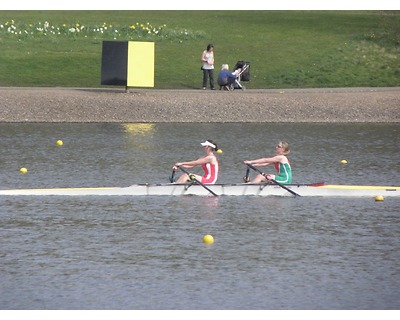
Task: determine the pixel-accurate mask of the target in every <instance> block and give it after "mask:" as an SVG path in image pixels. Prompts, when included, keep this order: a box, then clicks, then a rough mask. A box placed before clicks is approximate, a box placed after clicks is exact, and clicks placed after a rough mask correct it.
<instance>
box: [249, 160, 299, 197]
mask: <svg viewBox="0 0 400 320" xmlns="http://www.w3.org/2000/svg"><path fill="white" fill-rule="evenodd" d="M246 165H247V166H248V167H249V168H251V169H253V170H254V171H256V172H258V173H259V174H261V175H263V176H264V177H266V176H267V174H266V173H264V172H262V171H261V170H259V169H257V168H256V167H254V166H253V165H251V164H250V163H246ZM270 180H271V181H272V182H273V183H275V184H277V185H278V186H280V187H281V188H283V189H285V190H286V191H289V192H290V193H291V194H293V195H294V196H298V197H301V196H300V195H299V194H298V193H296V192H294V191H293V190H290V189H289V188H288V187H286V186H284V185H283V184H281V183H279V182H278V181H276V180H275V179H270Z"/></svg>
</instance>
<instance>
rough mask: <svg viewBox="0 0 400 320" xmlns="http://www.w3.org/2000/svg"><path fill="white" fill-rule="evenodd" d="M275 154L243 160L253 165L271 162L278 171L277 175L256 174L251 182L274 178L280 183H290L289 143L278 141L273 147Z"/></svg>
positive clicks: (258, 165) (265, 164) (263, 164)
mask: <svg viewBox="0 0 400 320" xmlns="http://www.w3.org/2000/svg"><path fill="white" fill-rule="evenodd" d="M275 152H276V156H274V157H272V158H260V159H256V160H245V161H243V162H244V163H245V164H251V165H253V166H255V167H263V166H267V165H269V164H271V163H273V164H274V165H275V169H276V171H277V172H278V174H277V175H274V174H267V175H266V176H263V175H262V174H258V175H257V176H256V177H255V178H254V179H253V181H252V183H260V182H265V181H266V180H271V179H274V180H275V181H277V182H279V183H282V184H290V183H292V168H291V167H290V163H289V159H288V158H287V155H288V154H289V152H290V150H289V144H288V143H287V142H285V141H279V142H278V144H277V145H276V147H275Z"/></svg>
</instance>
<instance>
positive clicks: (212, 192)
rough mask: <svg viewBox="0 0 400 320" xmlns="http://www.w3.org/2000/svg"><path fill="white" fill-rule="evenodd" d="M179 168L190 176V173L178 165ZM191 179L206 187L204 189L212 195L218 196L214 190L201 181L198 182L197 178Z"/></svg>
mask: <svg viewBox="0 0 400 320" xmlns="http://www.w3.org/2000/svg"><path fill="white" fill-rule="evenodd" d="M179 169H181V170H182V172H184V173H186V174H187V175H188V176H190V173H189V172H187V171H186V170H185V169H184V168H182V167H179ZM193 181H194V182H197V183H198V184H199V185H201V186H202V187H203V188H204V189H206V190H207V191H208V192H210V193H211V194H212V195H214V196H216V197H218V195H217V194H216V193H215V192H214V191H212V190H211V189H210V188H208V187H207V186H205V185H204V183H201V182H200V181H199V180H197V179H195V180H193Z"/></svg>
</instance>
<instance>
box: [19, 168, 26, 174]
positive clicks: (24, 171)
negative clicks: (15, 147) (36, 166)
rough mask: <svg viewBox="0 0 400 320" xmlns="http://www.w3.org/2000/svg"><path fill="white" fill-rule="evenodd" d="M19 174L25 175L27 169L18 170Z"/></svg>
mask: <svg viewBox="0 0 400 320" xmlns="http://www.w3.org/2000/svg"><path fill="white" fill-rule="evenodd" d="M19 172H21V173H23V174H25V173H27V172H28V169H27V168H21V169H19Z"/></svg>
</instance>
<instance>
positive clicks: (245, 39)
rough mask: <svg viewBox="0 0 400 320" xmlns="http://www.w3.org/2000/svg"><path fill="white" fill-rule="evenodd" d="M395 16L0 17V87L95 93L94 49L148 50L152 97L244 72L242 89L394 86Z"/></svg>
mask: <svg viewBox="0 0 400 320" xmlns="http://www.w3.org/2000/svg"><path fill="white" fill-rule="evenodd" d="M399 18H400V12H398V11H396V12H375V11H374V12H372V11H365V12H364V11H355V12H354V11H339V12H337V11H285V12H283V11H0V45H1V48H2V50H1V51H2V52H1V55H0V86H65V87H99V86H100V72H101V46H102V41H103V40H113V39H115V40H138V41H154V42H156V61H155V86H156V88H171V89H174V88H199V87H200V86H201V71H200V61H199V58H200V55H201V52H202V50H203V49H204V48H205V47H206V45H207V44H208V43H213V44H214V45H215V53H216V69H217V70H218V69H219V67H220V65H221V64H222V63H229V64H230V66H231V67H233V66H234V64H235V63H236V61H238V60H246V61H249V62H250V63H251V76H252V79H251V81H250V82H249V83H246V84H245V85H246V86H247V87H248V88H297V87H303V88H307V87H360V86H361V87H362V86H368V87H369V86H371V87H385V86H400V54H399V53H400V22H399V21H400V19H399ZM46 22H47V23H46Z"/></svg>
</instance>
